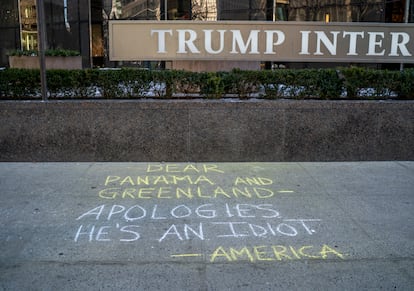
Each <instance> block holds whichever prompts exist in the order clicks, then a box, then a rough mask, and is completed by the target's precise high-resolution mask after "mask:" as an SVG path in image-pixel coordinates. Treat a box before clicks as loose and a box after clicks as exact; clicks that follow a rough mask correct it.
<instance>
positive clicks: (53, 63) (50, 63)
mask: <svg viewBox="0 0 414 291" xmlns="http://www.w3.org/2000/svg"><path fill="white" fill-rule="evenodd" d="M39 63H40V62H39V57H38V56H34V57H32V56H9V65H10V68H19V69H39V67H40V64H39ZM46 69H66V70H76V69H82V57H81V56H71V57H51V56H47V57H46Z"/></svg>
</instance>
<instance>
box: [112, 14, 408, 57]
mask: <svg viewBox="0 0 414 291" xmlns="http://www.w3.org/2000/svg"><path fill="white" fill-rule="evenodd" d="M109 44H110V47H109V49H110V51H109V57H110V60H112V61H122V60H124V61H135V60H228V61H235V60H236V61H237V60H243V61H278V62H279V61H296V62H368V63H369V62H374V63H376V62H383V63H414V25H413V24H389V23H320V22H256V21H255V22H247V21H246V22H240V21H238V22H236V21H217V22H201V21H200V22H197V21H191V22H190V21H131V20H114V21H110V22H109Z"/></svg>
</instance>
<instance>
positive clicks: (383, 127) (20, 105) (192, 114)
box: [0, 99, 414, 162]
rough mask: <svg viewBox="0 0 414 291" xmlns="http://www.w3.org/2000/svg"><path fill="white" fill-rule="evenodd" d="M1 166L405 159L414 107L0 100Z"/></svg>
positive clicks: (411, 156)
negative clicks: (18, 163)
mask: <svg viewBox="0 0 414 291" xmlns="http://www.w3.org/2000/svg"><path fill="white" fill-rule="evenodd" d="M0 113H1V115H0V121H1V124H2V126H1V129H0V161H142V162H147V161H216V162H220V161H234V162H236V161H367V160H414V151H413V150H412V145H413V144H414V101H316V100H315V101H313V100H300V101H295V100H272V101H267V100H245V101H244V100H237V99H234V100H76V101H75V100H70V101H49V102H41V101H1V102H0Z"/></svg>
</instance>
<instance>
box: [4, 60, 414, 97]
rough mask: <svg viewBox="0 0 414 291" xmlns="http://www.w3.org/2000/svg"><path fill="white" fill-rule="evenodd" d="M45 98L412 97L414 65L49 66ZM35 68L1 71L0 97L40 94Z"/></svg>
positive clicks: (413, 91) (37, 74)
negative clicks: (256, 68)
mask: <svg viewBox="0 0 414 291" xmlns="http://www.w3.org/2000/svg"><path fill="white" fill-rule="evenodd" d="M47 87H48V93H49V97H50V98H52V99H53V98H57V99H60V98H110V99H116V98H149V97H150V98H195V97H204V98H222V97H238V98H241V99H244V98H266V99H277V98H288V99H390V98H392V99H414V69H405V70H403V71H387V70H373V69H364V68H357V67H356V68H339V69H336V70H334V69H303V70H289V69H286V70H275V71H241V70H233V71H231V72H205V73H194V72H186V71H174V70H164V71H150V70H141V69H133V68H122V69H107V70H100V69H87V70H48V71H47ZM40 95H41V94H40V74H39V70H26V69H4V70H2V71H0V98H2V99H40V98H41V96H40Z"/></svg>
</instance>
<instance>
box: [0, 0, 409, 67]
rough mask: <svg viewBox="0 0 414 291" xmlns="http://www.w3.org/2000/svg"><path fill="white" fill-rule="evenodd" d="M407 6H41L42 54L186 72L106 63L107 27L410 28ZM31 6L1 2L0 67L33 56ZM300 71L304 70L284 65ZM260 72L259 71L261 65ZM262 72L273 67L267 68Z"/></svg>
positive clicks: (122, 1) (186, 2)
mask: <svg viewBox="0 0 414 291" xmlns="http://www.w3.org/2000/svg"><path fill="white" fill-rule="evenodd" d="M413 2H414V1H409V0H366V1H357V0H88V1H85V0H43V3H44V11H45V18H46V19H45V22H46V45H47V48H50V49H53V48H60V49H70V50H77V51H79V52H80V53H81V55H82V59H83V67H84V68H91V67H119V66H134V67H164V66H166V67H167V68H168V67H170V68H186V67H185V66H184V67H183V66H182V65H180V63H179V62H176V63H175V64H171V63H168V62H167V64H165V62H146V61H136V62H111V61H110V60H109V58H108V47H109V46H108V21H109V20H112V19H120V20H122V19H125V20H159V21H163V20H188V21H219V20H247V21H327V22H396V23H403V22H410V23H411V22H414V3H413ZM36 11H37V10H36V0H2V9H1V10H0V14H1V16H0V66H1V67H7V66H8V58H7V54H8V52H10V51H12V50H15V49H22V50H37V47H38V38H37V13H36ZM286 65H287V66H290V67H303V66H306V64H303V63H301V64H286ZM262 67H264V66H263V65H262ZM266 67H267V68H270V67H272V66H271V64H270V66H269V64H266Z"/></svg>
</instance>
